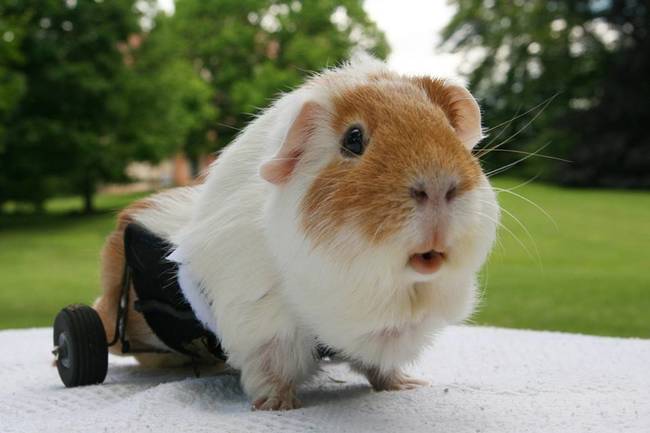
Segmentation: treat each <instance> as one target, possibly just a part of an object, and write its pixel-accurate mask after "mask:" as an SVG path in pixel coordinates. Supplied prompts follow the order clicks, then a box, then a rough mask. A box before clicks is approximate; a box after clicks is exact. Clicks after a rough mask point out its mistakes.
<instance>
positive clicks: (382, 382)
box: [364, 368, 429, 391]
mask: <svg viewBox="0 0 650 433" xmlns="http://www.w3.org/2000/svg"><path fill="white" fill-rule="evenodd" d="M364 373H365V376H366V378H367V379H368V382H370V385H372V388H373V389H374V390H375V391H403V390H407V389H415V388H419V387H422V386H429V382H427V381H426V380H423V379H418V378H415V377H411V376H409V375H407V374H405V373H403V372H401V371H399V370H396V371H393V372H391V373H388V374H386V373H383V374H382V373H380V372H379V370H378V369H375V368H369V369H366V370H365V371H364Z"/></svg>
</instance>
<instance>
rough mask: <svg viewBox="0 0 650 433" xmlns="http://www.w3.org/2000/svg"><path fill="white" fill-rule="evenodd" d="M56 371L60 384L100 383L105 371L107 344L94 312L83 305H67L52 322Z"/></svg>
mask: <svg viewBox="0 0 650 433" xmlns="http://www.w3.org/2000/svg"><path fill="white" fill-rule="evenodd" d="M54 347H55V348H57V347H58V355H57V360H56V367H57V369H58V370H59V376H60V377H61V380H62V381H63V384H64V385H65V386H66V387H68V388H72V387H75V386H84V385H93V384H97V383H102V382H103V381H104V379H105V378H106V372H107V371H108V343H107V342H106V332H105V331H104V325H102V321H101V319H100V318H99V315H98V314H97V312H96V311H95V310H94V309H92V308H91V307H89V306H87V305H81V304H77V305H69V306H67V307H65V308H64V309H63V310H61V311H60V312H59V314H57V316H56V318H55V319H54Z"/></svg>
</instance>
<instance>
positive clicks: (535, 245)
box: [481, 200, 542, 264]
mask: <svg viewBox="0 0 650 433" xmlns="http://www.w3.org/2000/svg"><path fill="white" fill-rule="evenodd" d="M481 202H483V203H485V204H490V205H494V203H491V202H489V201H485V200H481ZM499 208H500V209H501V210H502V211H503V212H504V213H505V214H506V215H508V216H510V218H512V219H513V220H515V222H516V223H517V224H518V225H519V227H521V228H522V230H523V231H524V232H525V233H526V235H527V236H528V239H530V241H531V242H532V244H533V248H534V249H535V255H536V256H537V259H538V260H539V263H540V264H541V263H542V256H541V255H540V253H539V248H538V246H537V241H536V240H535V238H534V237H533V235H532V234H531V233H530V231H529V230H528V228H527V227H526V226H525V225H524V223H522V222H521V220H520V219H519V218H517V217H516V216H515V214H513V213H512V212H510V211H509V210H508V209H506V208H505V207H503V206H499Z"/></svg>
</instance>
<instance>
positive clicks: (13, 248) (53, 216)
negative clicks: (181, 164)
mask: <svg viewBox="0 0 650 433" xmlns="http://www.w3.org/2000/svg"><path fill="white" fill-rule="evenodd" d="M137 197H138V196H137V195H125V196H99V197H98V198H97V207H98V208H99V210H100V211H99V212H98V213H97V214H94V215H91V216H86V215H80V214H78V213H72V212H75V211H77V210H78V209H81V200H78V199H75V198H64V199H56V200H52V201H51V202H49V203H48V205H47V211H48V213H47V214H46V215H11V216H6V215H5V216H1V217H0V329H2V328H19V327H32V326H48V325H51V322H52V320H53V318H54V315H55V314H56V312H57V311H58V310H59V309H60V308H62V307H64V306H65V305H68V304H71V303H75V302H85V303H90V302H92V300H93V299H94V298H95V297H97V295H98V294H99V293H100V289H99V287H100V286H99V251H100V249H101V247H102V244H103V242H104V238H105V237H106V235H107V234H108V233H109V232H110V231H111V230H112V229H113V227H114V225H115V214H116V212H117V211H118V210H119V209H120V208H122V207H124V206H126V205H127V204H128V203H130V202H131V201H133V200H135V199H136V198H137Z"/></svg>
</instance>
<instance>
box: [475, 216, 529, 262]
mask: <svg viewBox="0 0 650 433" xmlns="http://www.w3.org/2000/svg"><path fill="white" fill-rule="evenodd" d="M473 213H474V214H475V215H479V216H480V217H483V218H485V219H487V220H488V221H492V222H493V223H494V224H495V225H496V226H497V227H499V228H502V229H503V230H505V231H506V232H508V234H510V236H512V237H513V239H514V240H515V241H517V243H518V244H519V245H520V246H521V248H522V249H523V250H524V251H525V252H526V254H528V256H529V257H530V258H531V259H532V260H535V257H534V256H533V254H532V253H531V252H530V250H529V249H528V247H526V244H525V243H524V242H523V241H522V240H521V239H520V238H519V236H517V235H516V234H515V233H514V232H513V231H512V230H510V228H508V227H507V226H505V225H504V224H503V223H501V222H500V221H497V220H495V219H494V218H492V217H490V216H489V215H486V214H484V213H483V212H480V211H476V212H473ZM537 259H538V263H539V264H540V266H541V262H539V256H538V257H537Z"/></svg>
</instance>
